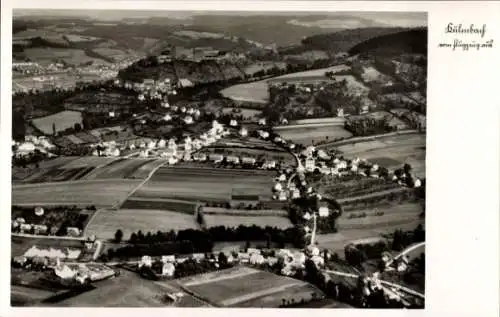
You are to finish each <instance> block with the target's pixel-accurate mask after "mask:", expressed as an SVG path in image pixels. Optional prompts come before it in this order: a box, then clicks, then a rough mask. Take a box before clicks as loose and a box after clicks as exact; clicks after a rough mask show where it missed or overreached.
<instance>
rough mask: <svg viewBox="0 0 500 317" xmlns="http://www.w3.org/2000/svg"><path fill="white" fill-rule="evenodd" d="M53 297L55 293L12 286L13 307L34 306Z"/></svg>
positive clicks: (11, 299) (11, 298)
mask: <svg viewBox="0 0 500 317" xmlns="http://www.w3.org/2000/svg"><path fill="white" fill-rule="evenodd" d="M53 295H54V292H51V291H46V290H43V289H38V288H31V287H24V286H18V285H11V286H10V301H11V305H12V306H32V305H34V304H36V303H37V302H39V301H41V300H43V299H45V298H48V297H50V296H53Z"/></svg>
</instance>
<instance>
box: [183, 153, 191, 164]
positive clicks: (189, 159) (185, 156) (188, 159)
mask: <svg viewBox="0 0 500 317" xmlns="http://www.w3.org/2000/svg"><path fill="white" fill-rule="evenodd" d="M183 160H184V161H186V162H189V161H191V153H190V152H189V151H186V152H184V156H183Z"/></svg>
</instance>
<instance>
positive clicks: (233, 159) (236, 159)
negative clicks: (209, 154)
mask: <svg viewBox="0 0 500 317" xmlns="http://www.w3.org/2000/svg"><path fill="white" fill-rule="evenodd" d="M226 160H227V162H229V163H233V164H239V163H240V158H239V157H237V156H234V155H229V156H228V157H227V158H226Z"/></svg>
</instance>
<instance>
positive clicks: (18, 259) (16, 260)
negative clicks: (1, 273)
mask: <svg viewBox="0 0 500 317" xmlns="http://www.w3.org/2000/svg"><path fill="white" fill-rule="evenodd" d="M12 261H13V262H14V263H15V264H17V265H19V266H24V265H25V264H26V262H27V261H28V259H27V258H26V257H25V256H22V255H20V256H15V257H14V258H13V259H12Z"/></svg>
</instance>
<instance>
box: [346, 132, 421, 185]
mask: <svg viewBox="0 0 500 317" xmlns="http://www.w3.org/2000/svg"><path fill="white" fill-rule="evenodd" d="M337 150H339V151H341V152H342V153H343V154H344V155H345V156H346V157H356V156H359V157H360V158H365V159H367V160H369V161H371V160H372V159H375V160H377V159H379V160H380V159H381V158H385V159H386V162H388V163H392V164H390V165H383V166H384V167H387V168H390V169H392V168H399V167H402V166H403V164H405V163H408V164H410V165H411V166H412V170H413V173H414V174H415V175H417V177H425V152H426V136H425V135H424V134H403V135H391V136H388V137H381V138H377V139H374V140H371V141H365V142H357V143H350V144H345V145H341V146H338V147H337ZM387 159H389V160H390V161H389V160H387ZM383 160H384V159H382V161H383ZM381 165H382V164H381Z"/></svg>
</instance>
